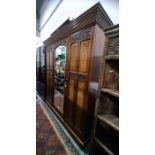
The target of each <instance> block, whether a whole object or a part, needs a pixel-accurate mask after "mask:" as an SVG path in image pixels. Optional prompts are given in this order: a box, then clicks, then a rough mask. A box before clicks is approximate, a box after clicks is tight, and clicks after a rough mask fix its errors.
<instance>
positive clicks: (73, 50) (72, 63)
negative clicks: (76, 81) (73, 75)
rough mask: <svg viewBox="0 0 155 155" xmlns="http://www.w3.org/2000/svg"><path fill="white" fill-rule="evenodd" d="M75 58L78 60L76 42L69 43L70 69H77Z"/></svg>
mask: <svg viewBox="0 0 155 155" xmlns="http://www.w3.org/2000/svg"><path fill="white" fill-rule="evenodd" d="M77 60H78V43H75V44H72V45H71V53H70V70H71V71H77V63H78V62H77Z"/></svg>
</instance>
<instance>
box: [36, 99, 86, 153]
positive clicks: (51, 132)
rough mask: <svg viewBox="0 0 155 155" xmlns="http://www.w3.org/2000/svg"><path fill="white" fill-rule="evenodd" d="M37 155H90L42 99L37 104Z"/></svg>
mask: <svg viewBox="0 0 155 155" xmlns="http://www.w3.org/2000/svg"><path fill="white" fill-rule="evenodd" d="M36 106H37V107H36V110H37V116H36V128H37V129H36V134H37V135H36V151H37V152H36V155H88V153H87V152H88V151H86V150H87V149H86V150H81V149H80V148H79V147H78V145H77V144H76V143H75V142H74V140H73V139H72V138H71V136H70V135H69V134H68V132H67V131H66V130H65V129H64V127H63V126H62V124H61V123H60V122H59V120H58V119H57V118H56V117H55V115H54V114H53V112H52V111H51V110H50V109H49V107H48V106H47V105H46V103H45V102H43V101H42V100H41V98H40V97H39V96H38V97H37V104H36Z"/></svg>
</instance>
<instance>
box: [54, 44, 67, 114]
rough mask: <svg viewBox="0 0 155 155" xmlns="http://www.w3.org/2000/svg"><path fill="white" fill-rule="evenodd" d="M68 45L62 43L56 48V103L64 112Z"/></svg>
mask: <svg viewBox="0 0 155 155" xmlns="http://www.w3.org/2000/svg"><path fill="white" fill-rule="evenodd" d="M65 64H66V47H65V46H64V45H60V46H58V47H57V48H56V49H55V75H54V88H55V89H54V105H55V107H56V108H57V109H58V110H59V111H60V112H61V113H63V107H64V87H65V80H64V76H65Z"/></svg>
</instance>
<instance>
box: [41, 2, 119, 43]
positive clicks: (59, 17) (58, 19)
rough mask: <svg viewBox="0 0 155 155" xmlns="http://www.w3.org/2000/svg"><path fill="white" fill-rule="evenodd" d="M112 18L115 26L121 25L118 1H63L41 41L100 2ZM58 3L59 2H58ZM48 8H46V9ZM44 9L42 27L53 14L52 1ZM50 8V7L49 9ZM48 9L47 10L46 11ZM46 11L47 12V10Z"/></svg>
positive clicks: (49, 22) (45, 29)
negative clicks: (67, 20) (64, 23)
mask: <svg viewBox="0 0 155 155" xmlns="http://www.w3.org/2000/svg"><path fill="white" fill-rule="evenodd" d="M99 1H100V3H101V4H102V6H103V8H104V9H105V11H106V12H107V14H108V15H109V17H110V18H111V20H112V21H113V23H114V24H118V23H119V19H118V16H119V1H118V0H63V1H62V3H61V4H60V6H59V7H58V9H57V10H56V12H55V13H54V14H53V15H52V17H51V18H50V19H49V21H48V23H47V24H46V25H45V26H44V28H43V29H42V30H41V32H40V39H41V41H44V40H46V39H47V38H48V37H49V36H50V35H51V34H52V32H54V31H55V30H56V29H57V28H58V27H59V26H60V25H61V24H62V23H63V22H64V21H65V20H66V19H67V18H70V19H73V18H76V17H78V16H79V15H81V14H82V13H84V12H85V11H86V10H88V9H89V8H90V7H91V6H93V5H94V4H96V3H97V2H99ZM56 3H58V1H57V0H56ZM45 6H46V7H45ZM45 6H43V8H42V14H41V22H40V23H41V25H43V24H44V22H45V21H46V19H47V18H48V16H49V15H50V13H51V10H52V9H51V6H52V0H49V1H48V3H47V2H46V4H45ZM47 6H48V7H47ZM45 8H46V9H45ZM44 9H45V10H46V11H45V10H44Z"/></svg>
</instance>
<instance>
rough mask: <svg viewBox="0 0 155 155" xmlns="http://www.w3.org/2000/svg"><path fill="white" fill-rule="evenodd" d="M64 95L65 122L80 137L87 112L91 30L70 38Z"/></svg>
mask: <svg viewBox="0 0 155 155" xmlns="http://www.w3.org/2000/svg"><path fill="white" fill-rule="evenodd" d="M68 49H69V52H68V65H67V74H66V75H67V76H66V78H67V81H68V82H67V84H66V93H65V121H67V123H68V124H69V125H70V126H71V128H72V129H73V128H74V130H76V131H77V134H79V135H82V133H83V132H84V129H85V119H86V118H85V115H86V111H87V109H86V108H87V87H88V80H89V79H88V77H89V63H90V55H91V29H86V30H83V31H81V32H78V33H75V34H73V35H72V36H71V42H70V43H69V48H68Z"/></svg>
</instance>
